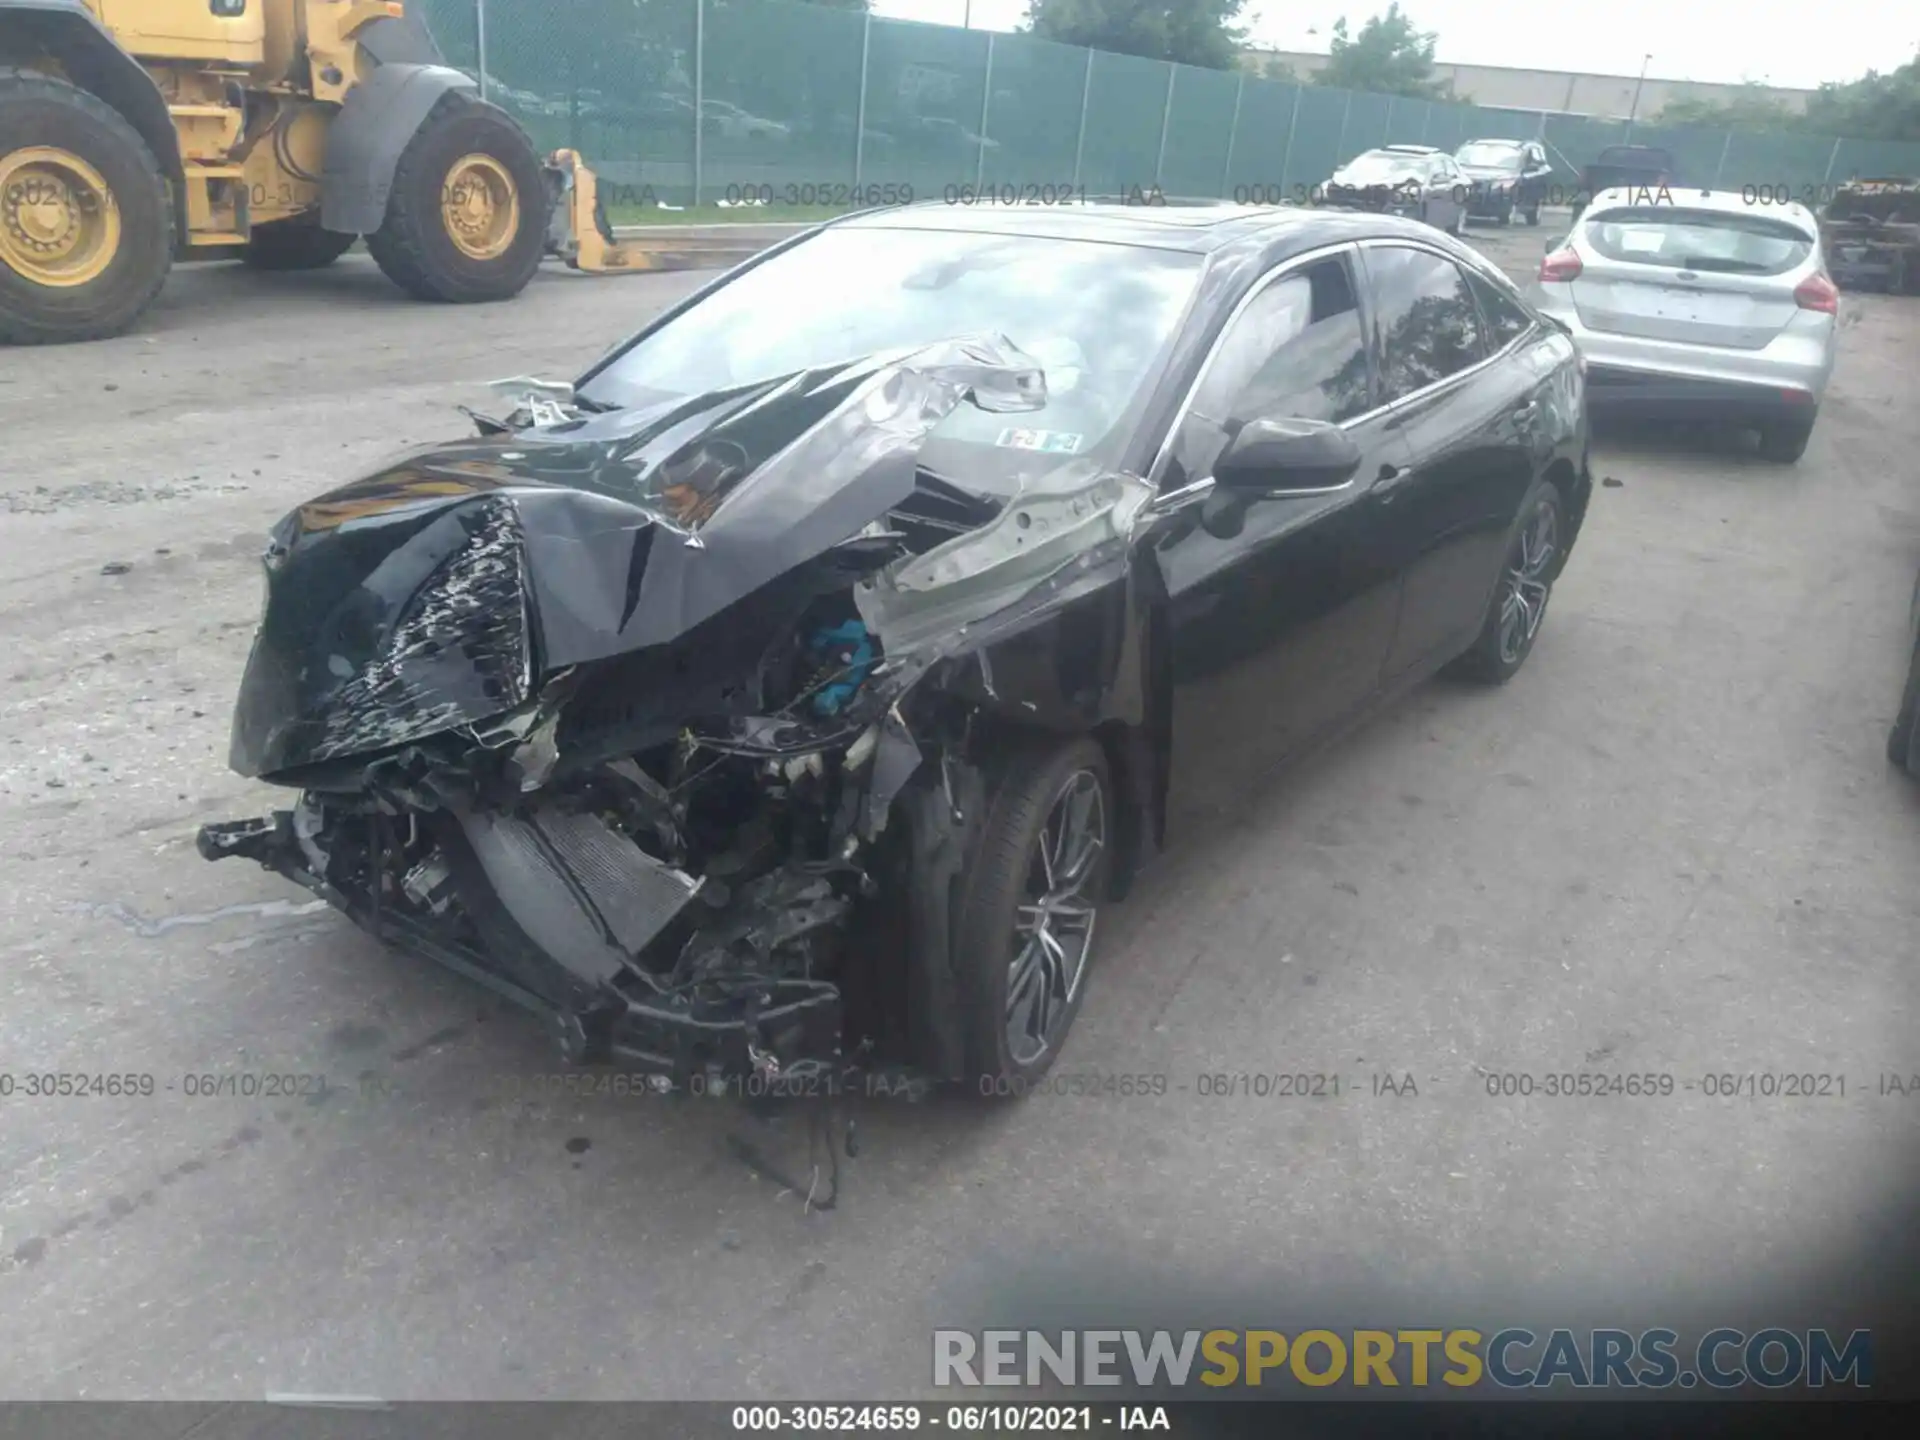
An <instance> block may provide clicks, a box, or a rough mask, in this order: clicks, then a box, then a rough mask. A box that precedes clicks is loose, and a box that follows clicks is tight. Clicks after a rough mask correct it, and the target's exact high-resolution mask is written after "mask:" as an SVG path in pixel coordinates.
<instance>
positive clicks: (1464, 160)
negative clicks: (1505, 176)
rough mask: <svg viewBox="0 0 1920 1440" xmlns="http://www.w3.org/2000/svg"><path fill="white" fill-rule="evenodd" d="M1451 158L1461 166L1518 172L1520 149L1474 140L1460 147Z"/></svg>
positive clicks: (1488, 141)
mask: <svg viewBox="0 0 1920 1440" xmlns="http://www.w3.org/2000/svg"><path fill="white" fill-rule="evenodd" d="M1453 158H1454V159H1455V160H1456V161H1458V162H1459V163H1460V164H1462V165H1475V166H1478V167H1479V168H1480V169H1482V170H1518V169H1519V168H1520V147H1519V146H1518V145H1505V144H1502V143H1501V142H1499V141H1497V140H1475V141H1474V142H1473V143H1472V144H1470V145H1462V146H1461V147H1460V149H1459V151H1458V153H1456V154H1455V155H1454V157H1453Z"/></svg>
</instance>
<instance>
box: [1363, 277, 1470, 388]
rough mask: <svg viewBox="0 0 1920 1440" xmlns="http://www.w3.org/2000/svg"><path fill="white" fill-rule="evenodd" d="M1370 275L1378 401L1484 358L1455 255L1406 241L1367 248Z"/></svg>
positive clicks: (1426, 383)
mask: <svg viewBox="0 0 1920 1440" xmlns="http://www.w3.org/2000/svg"><path fill="white" fill-rule="evenodd" d="M1367 276H1368V284H1369V286H1370V287H1371V290H1372V293H1373V316H1374V327H1375V339H1374V353H1375V355H1376V356H1377V357H1378V360H1379V365H1380V377H1381V381H1382V386H1381V388H1382V392H1383V393H1382V394H1381V396H1380V399H1381V401H1382V403H1385V404H1391V403H1392V402H1393V401H1395V400H1399V399H1401V398H1402V397H1404V396H1407V395H1411V394H1412V393H1413V392H1414V391H1416V390H1424V389H1425V388H1426V387H1427V386H1429V385H1433V384H1437V383H1438V382H1439V381H1442V380H1444V379H1446V378H1447V377H1448V376H1449V375H1455V374H1458V373H1459V372H1460V371H1462V370H1466V369H1469V368H1470V367H1472V366H1474V365H1477V364H1479V363H1480V361H1481V360H1483V359H1485V358H1486V355H1487V352H1488V346H1487V337H1486V335H1485V333H1484V331H1485V326H1484V325H1483V324H1482V322H1481V319H1480V309H1479V307H1478V306H1477V305H1475V304H1474V299H1473V292H1472V291H1471V290H1469V289H1468V288H1467V277H1466V276H1465V275H1464V274H1463V273H1461V270H1460V267H1459V266H1458V265H1456V264H1454V263H1453V261H1451V260H1448V259H1444V258H1443V257H1441V256H1439V255H1436V254H1434V253H1433V252H1432V251H1430V250H1415V249H1413V248H1412V247H1410V246H1399V245H1382V246H1375V247H1372V248H1369V249H1368V251H1367Z"/></svg>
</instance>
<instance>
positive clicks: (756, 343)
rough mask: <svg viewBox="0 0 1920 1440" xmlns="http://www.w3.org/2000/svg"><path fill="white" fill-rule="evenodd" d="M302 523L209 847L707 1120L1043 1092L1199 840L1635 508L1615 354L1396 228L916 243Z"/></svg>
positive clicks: (678, 328) (914, 217)
mask: <svg viewBox="0 0 1920 1440" xmlns="http://www.w3.org/2000/svg"><path fill="white" fill-rule="evenodd" d="M479 424H480V430H481V433H480V435H479V436H478V437H476V438H472V439H468V440H464V441H457V442H454V443H450V444H446V445H442V446H438V447H435V448H432V449H429V450H426V451H424V452H421V453H417V454H413V455H410V456H407V457H405V458H403V459H400V460H398V461H396V462H394V463H393V464H391V465H390V466H389V467H388V468H385V469H383V470H381V471H380V472H379V473H377V474H374V475H371V476H369V477H367V478H365V479H362V480H360V481H358V482H356V483H354V484H350V485H348V486H346V487H345V488H343V489H339V490H336V491H334V492H332V493H330V494H327V495H324V496H322V497H320V498H319V499H316V500H314V501H313V502H311V503H309V504H306V505H303V506H301V507H300V508H299V509H297V510H295V511H294V512H293V513H292V514H290V515H288V516H287V517H286V519H285V520H283V521H282V522H281V523H280V524H279V525H278V526H277V527H276V529H275V530H274V532H273V535H272V539H271V543H270V546H269V549H268V551H267V554H266V557H265V565H266V571H267V600H266V611H265V615H264V617H263V620H262V623H261V626H260V629H259V632H258V634H257V635H256V637H255V640H254V645H253V651H252V654H251V656H250V658H249V660H248V663H247V668H246V673H245V677H244V680H243V682H242V686H241V692H240V696H239V701H238V705H237V709H236V713H235V716H234V721H233V735H232V756H231V758H232V764H233V766H234V768H235V769H236V770H238V771H239V772H240V773H242V774H244V775H248V776H257V777H259V778H261V779H263V780H266V781H269V782H271V783H273V784H276V785H280V786H284V787H286V788H287V789H288V790H289V791H292V792H296V793H297V800H296V801H295V802H294V803H293V804H292V805H291V808H289V809H286V810H282V811H279V812H277V813H275V814H274V815H273V816H271V817H270V818H267V819H263V820H243V821H236V822H232V823H226V824H220V825H211V826H208V827H206V828H205V829H204V830H203V831H202V832H201V836H200V848H201V851H202V853H203V854H205V855H206V856H208V857H209V858H222V857H228V856H238V857H245V858H248V859H252V860H255V861H258V862H259V863H261V864H263V865H266V866H268V867H270V868H272V869H274V870H276V871H279V872H280V873H281V874H283V875H285V876H287V877H288V878H290V879H292V880H294V881H296V882H298V883H299V884H301V885H303V886H305V887H307V888H308V889H309V890H311V891H313V892H314V893H316V894H318V895H320V896H323V897H324V898H326V899H327V900H328V901H330V902H331V903H332V904H333V905H335V906H337V907H338V908H339V909H340V910H342V911H343V912H344V913H345V914H347V915H348V916H349V917H351V918H352V919H353V921H354V922H355V923H356V924H358V925H360V926H362V927H364V928H366V929H367V930H369V931H371V932H372V933H374V934H375V935H377V936H380V937H382V938H383V939H385V940H386V941H388V942H390V943H391V944H393V945H395V946H397V947H399V948H401V949H403V950H407V951H410V952H412V953H415V954H418V955H422V956H426V957H429V958H431V959H434V960H436V961H439V962H441V963H443V964H446V965H449V966H451V967H453V968H454V969H456V970H458V971H460V972H462V973H463V974H465V975H466V976H468V977H469V978H470V979H472V980H474V981H477V982H479V983H481V984H484V985H486V986H489V987H491V988H492V989H493V990H495V991H497V992H499V993H501V994H503V995H505V996H507V997H509V998H511V999H513V1000H515V1001H517V1002H519V1003H521V1004H522V1005H524V1006H525V1007H526V1008H528V1009H529V1010H531V1011H533V1012H535V1013H536V1014H538V1015H539V1016H541V1017H543V1019H544V1020H545V1022H546V1023H547V1024H548V1025H549V1026H550V1027H551V1030H552V1032H553V1034H554V1036H555V1037H556V1039H557V1040H558V1041H559V1042H560V1044H561V1046H562V1048H563V1050H564V1053H565V1054H566V1056H567V1057H568V1058H569V1059H571V1060H572V1061H574V1062H577V1063H614V1064H619V1065H622V1066H624V1067H627V1068H630V1069H637V1070H640V1071H643V1072H646V1073H647V1074H649V1075H651V1076H652V1077H655V1083H656V1084H657V1085H658V1086H659V1087H660V1088H663V1089H666V1088H672V1087H674V1086H676V1085H677V1086H682V1087H687V1086H691V1085H693V1084H695V1083H697V1082H699V1081H702V1080H704V1081H708V1082H712V1081H714V1080H717V1079H725V1080H726V1081H727V1082H729V1083H731V1082H734V1081H737V1080H739V1079H741V1078H743V1077H744V1078H748V1079H753V1080H757V1081H758V1082H760V1083H761V1084H763V1085H765V1086H768V1087H774V1086H778V1085H783V1084H784V1085H791V1086H793V1087H795V1089H796V1090H811V1089H814V1088H817V1087H819V1086H821V1085H824V1084H829V1083H832V1082H833V1081H835V1080H837V1079H839V1078H842V1077H846V1076H849V1075H853V1074H858V1073H861V1072H863V1071H866V1072H872V1071H875V1070H884V1069H889V1068H892V1067H900V1068H901V1069H903V1070H906V1071H910V1072H911V1073H914V1074H916V1075H919V1076H922V1077H928V1078H932V1079H941V1080H950V1081H951V1080H963V1081H966V1082H967V1083H969V1084H974V1083H978V1084H980V1085H981V1087H982V1088H983V1089H984V1090H988V1091H992V1090H995V1089H997V1090H999V1091H1000V1092H1002V1093H1006V1092H1009V1091H1012V1090H1017V1089H1018V1088H1019V1087H1020V1086H1021V1084H1022V1083H1023V1082H1024V1081H1026V1080H1029V1079H1032V1078H1034V1077H1036V1076H1038V1075H1039V1074H1040V1073H1041V1072H1042V1071H1044V1070H1045V1069H1046V1067H1047V1066H1048V1065H1049V1064H1051V1063H1052V1061H1053V1060H1054V1059H1055V1057H1056V1056H1057V1055H1058V1054H1059V1052H1060V1049H1061V1046H1062V1045H1063V1043H1064V1042H1065V1039H1066V1036H1067V1032H1068V1028H1069V1027H1070V1026H1071V1024H1072V1023H1073V1019H1074V1015H1075V1013H1076V1012H1077V1011H1078V1009H1079V1007H1080V1005H1081V1002H1082V1000H1083V998H1084V996H1085V994H1086V987H1087V985H1088V984H1089V983H1090V980H1091V978H1092V973H1093V971H1092V959H1093V953H1094V948H1095V944H1096V941H1097V939H1098V937H1099V935H1100V933H1101V931H1102V929H1103V926H1102V924H1101V921H1102V918H1103V916H1104V915H1105V914H1106V911H1107V909H1108V907H1109V906H1110V905H1111V904H1112V903H1114V902H1117V901H1119V900H1121V899H1122V898H1123V897H1124V896H1125V894H1126V891H1127V888H1128V884H1129V881H1130V880H1131V878H1132V877H1133V876H1134V875H1135V873H1136V872H1137V871H1138V870H1139V868H1140V867H1141V866H1142V865H1143V864H1145V863H1146V862H1147V861H1148V860H1149V859H1150V858H1151V857H1152V856H1153V855H1154V854H1155V853H1156V852H1157V851H1158V850H1159V849H1160V848H1161V847H1162V846H1163V845H1164V844H1165V843H1168V841H1169V838H1170V837H1171V838H1177V836H1178V835H1179V833H1180V832H1182V831H1187V832H1189V833H1190V832H1191V831H1193V830H1195V829H1201V828H1204V827H1205V826H1206V825H1207V824H1208V823H1209V822H1210V821H1211V820H1213V819H1214V818H1215V817H1217V816H1218V815H1219V814H1221V813H1222V812H1223V811H1225V810H1227V809H1228V808H1230V807H1232V806H1234V805H1235V804H1237V803H1241V801H1242V799H1243V797H1245V796H1246V795H1247V794H1249V793H1250V792H1257V790H1258V788H1259V787H1260V785H1261V784H1262V783H1263V781H1264V779H1265V778H1266V777H1267V776H1268V775H1269V774H1270V773H1271V772H1272V771H1273V770H1274V768H1275V767H1276V766H1277V765H1278V764H1280V763H1281V762H1282V761H1283V760H1285V759H1286V758H1287V757H1288V756H1289V755H1292V754H1294V753H1297V752H1299V751H1301V750H1303V749H1304V748H1306V747H1308V746H1310V745H1312V744H1313V743H1314V742H1315V741H1316V740H1318V739H1319V738H1321V737H1323V736H1324V735H1326V734H1327V733H1328V732H1329V731H1330V730H1332V729H1334V728H1335V727H1338V726H1340V725H1341V724H1342V723H1344V722H1347V721H1349V720H1351V719H1352V718H1353V717H1354V716H1356V715H1357V714H1358V713H1359V712H1361V711H1362V710H1364V709H1365V708H1367V707H1368V706H1369V705H1371V704H1374V703H1376V702H1378V701H1379V700H1381V699H1382V698H1383V697H1385V696H1389V695H1391V694H1392V693H1394V692H1396V691H1399V690H1401V689H1403V688H1405V687H1407V686H1410V685H1413V684H1415V683H1417V682H1419V681H1420V680H1422V679H1423V678H1425V677H1427V676H1428V675H1430V674H1432V673H1433V672H1434V671H1436V670H1439V669H1441V668H1442V667H1446V666H1452V667H1454V668H1455V669H1456V670H1458V671H1461V672H1464V673H1467V674H1470V675H1472V676H1475V677H1478V678H1480V679H1482V680H1486V681H1491V682H1499V681H1503V680H1505V679H1507V678H1508V677H1509V676H1511V675H1512V674H1513V673H1514V672H1515V671H1516V670H1517V669H1519V667H1520V666H1521V665H1522V664H1523V663H1524V662H1525V660H1526V658H1527V655H1528V652H1529V650H1530V649H1531V648H1532V646H1533V645H1534V644H1535V642H1536V639H1537V636H1538V634H1539V629H1540V624H1541V620H1542V617H1543V616H1544V614H1545V611H1546V608H1547V602H1548V597H1549V595H1550V593H1551V590H1552V587H1553V584H1554V581H1555V579H1556V577H1557V576H1558V575H1559V574H1560V571H1561V567H1562V566H1563V565H1564V564H1565V562H1566V558H1567V554H1568V551H1569V550H1570V548H1571V547H1572V545H1573V543H1574V540H1575V538H1576V536H1577V535H1578V533H1579V530H1580V525H1581V520H1582V518H1583V516H1584V514H1585V511H1586V508H1587V501H1588V496H1589V493H1590V480H1589V473H1588V467H1587V425H1586V416H1585V397H1584V378H1583V374H1582V371H1581V368H1580V365H1579V362H1578V360H1577V358H1576V355H1575V352H1574V348H1573V346H1572V344H1571V343H1570V341H1569V340H1568V339H1567V337H1566V336H1565V335H1564V334H1562V333H1561V332H1560V331H1558V330H1557V329H1555V328H1554V327H1553V326H1552V325H1551V324H1550V323H1547V322H1546V321H1544V320H1542V319H1541V318H1540V317H1539V316H1538V315H1536V314H1535V313H1534V312H1533V311H1531V310H1530V309H1529V308H1528V307H1527V305H1526V304H1525V303H1524V302H1523V301H1522V300H1521V299H1520V298H1519V296H1518V295H1517V293H1516V292H1515V290H1514V288H1513V286H1512V285H1510V284H1509V283H1508V282H1507V281H1506V279H1505V278H1504V277H1502V276H1501V275H1500V274H1499V273H1498V272H1497V271H1495V270H1493V269H1492V268H1490V267H1489V266H1488V265H1487V264H1486V263H1485V262H1484V261H1482V260H1481V259H1480V258H1479V257H1478V256H1476V255H1475V254H1474V253H1473V252H1472V251H1471V250H1468V249H1466V248H1465V247H1463V246H1460V245H1458V244H1456V243H1454V242H1452V241H1451V240H1449V239H1447V238H1446V237H1444V236H1441V235H1438V234H1436V233H1435V232H1434V231H1433V230H1431V229H1429V228H1426V227H1424V226H1421V225H1418V224H1416V223H1413V222H1411V221H1404V220H1399V219H1395V218H1393V217H1389V216H1377V215H1365V214H1343V213H1327V212H1317V211H1310V210H1302V211H1284V210H1283V211H1278V212H1265V213H1260V214H1249V213H1247V212H1245V211H1243V210H1238V209H1235V210H1227V209H1225V208H1220V209H1214V208H1196V209H1190V210H1183V209H1161V208H1155V209H1138V208H1112V209H1103V208H1097V207H1092V208H1086V209H1074V210H1056V209H1048V210H1044V211H1030V212H1021V211H999V210H996V211H989V212H986V213H981V212H978V211H969V210H962V209H956V208H953V207H948V206H938V205H936V206H930V207H919V208H908V209H904V210H891V211H885V212H873V213H867V214H862V215H857V216H852V217H848V218H846V219H843V220H840V221H837V222H834V223H831V224H828V225H825V226H823V227H820V228H818V229H816V230H814V231H811V232H809V233H808V234H806V235H803V236H801V237H798V238H797V239H795V240H792V241H790V242H787V243H785V244H782V245H779V246H777V247H775V248H774V249H773V250H771V251H769V252H767V253H765V254H764V255H762V256H760V257H758V258H757V259H755V260H754V261H752V262H749V263H748V264H746V265H744V266H742V267H740V268H739V269H737V270H734V271H733V272H731V273H729V274H728V275H726V276H724V277H722V278H721V279H719V280H718V281H716V282H715V283H714V284H713V285H710V286H708V287H707V288H706V289H704V290H702V291H701V292H699V293H698V294H696V295H695V296H693V297H692V298H691V299H689V300H687V301H685V302H683V303H682V304H680V305H678V306H676V307H674V308H673V309H671V310H669V311H667V312H666V313H664V314H663V315H661V316H660V317H659V318H658V319H656V320H655V321H653V322H652V323H651V324H649V325H648V326H647V327H646V328H645V329H643V330H642V331H640V333H638V334H637V335H635V336H634V337H633V338H632V339H631V340H629V341H627V342H626V343H624V344H623V345H621V346H620V347H618V348H617V349H616V350H615V351H613V352H612V353H611V354H610V355H608V356H607V357H606V358H605V359H603V360H601V361H600V362H598V363H597V364H596V365H594V366H593V368H591V369H590V370H589V371H588V372H587V373H586V374H585V375H584V376H582V377H581V378H580V379H579V381H578V382H577V383H575V384H574V385H572V386H571V387H568V386H565V385H560V386H550V387H544V388H543V387H539V386H533V385H529V386H527V387H525V388H524V389H523V390H522V391H521V392H520V394H519V401H518V408H517V409H515V410H514V411H513V412H512V413H510V414H506V415H503V416H501V417H500V418H499V419H488V418H484V417H480V418H479Z"/></svg>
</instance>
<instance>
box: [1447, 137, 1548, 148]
mask: <svg viewBox="0 0 1920 1440" xmlns="http://www.w3.org/2000/svg"><path fill="white" fill-rule="evenodd" d="M1537 144H1539V141H1537V140H1515V139H1513V138H1512V137H1511V136H1508V135H1482V136H1481V137H1480V138H1479V139H1478V140H1462V141H1461V142H1460V145H1459V148H1460V149H1462V150H1464V149H1466V148H1467V146H1469V145H1511V146H1512V147H1513V148H1514V149H1516V150H1518V149H1520V148H1521V147H1522V146H1523V145H1537Z"/></svg>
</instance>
